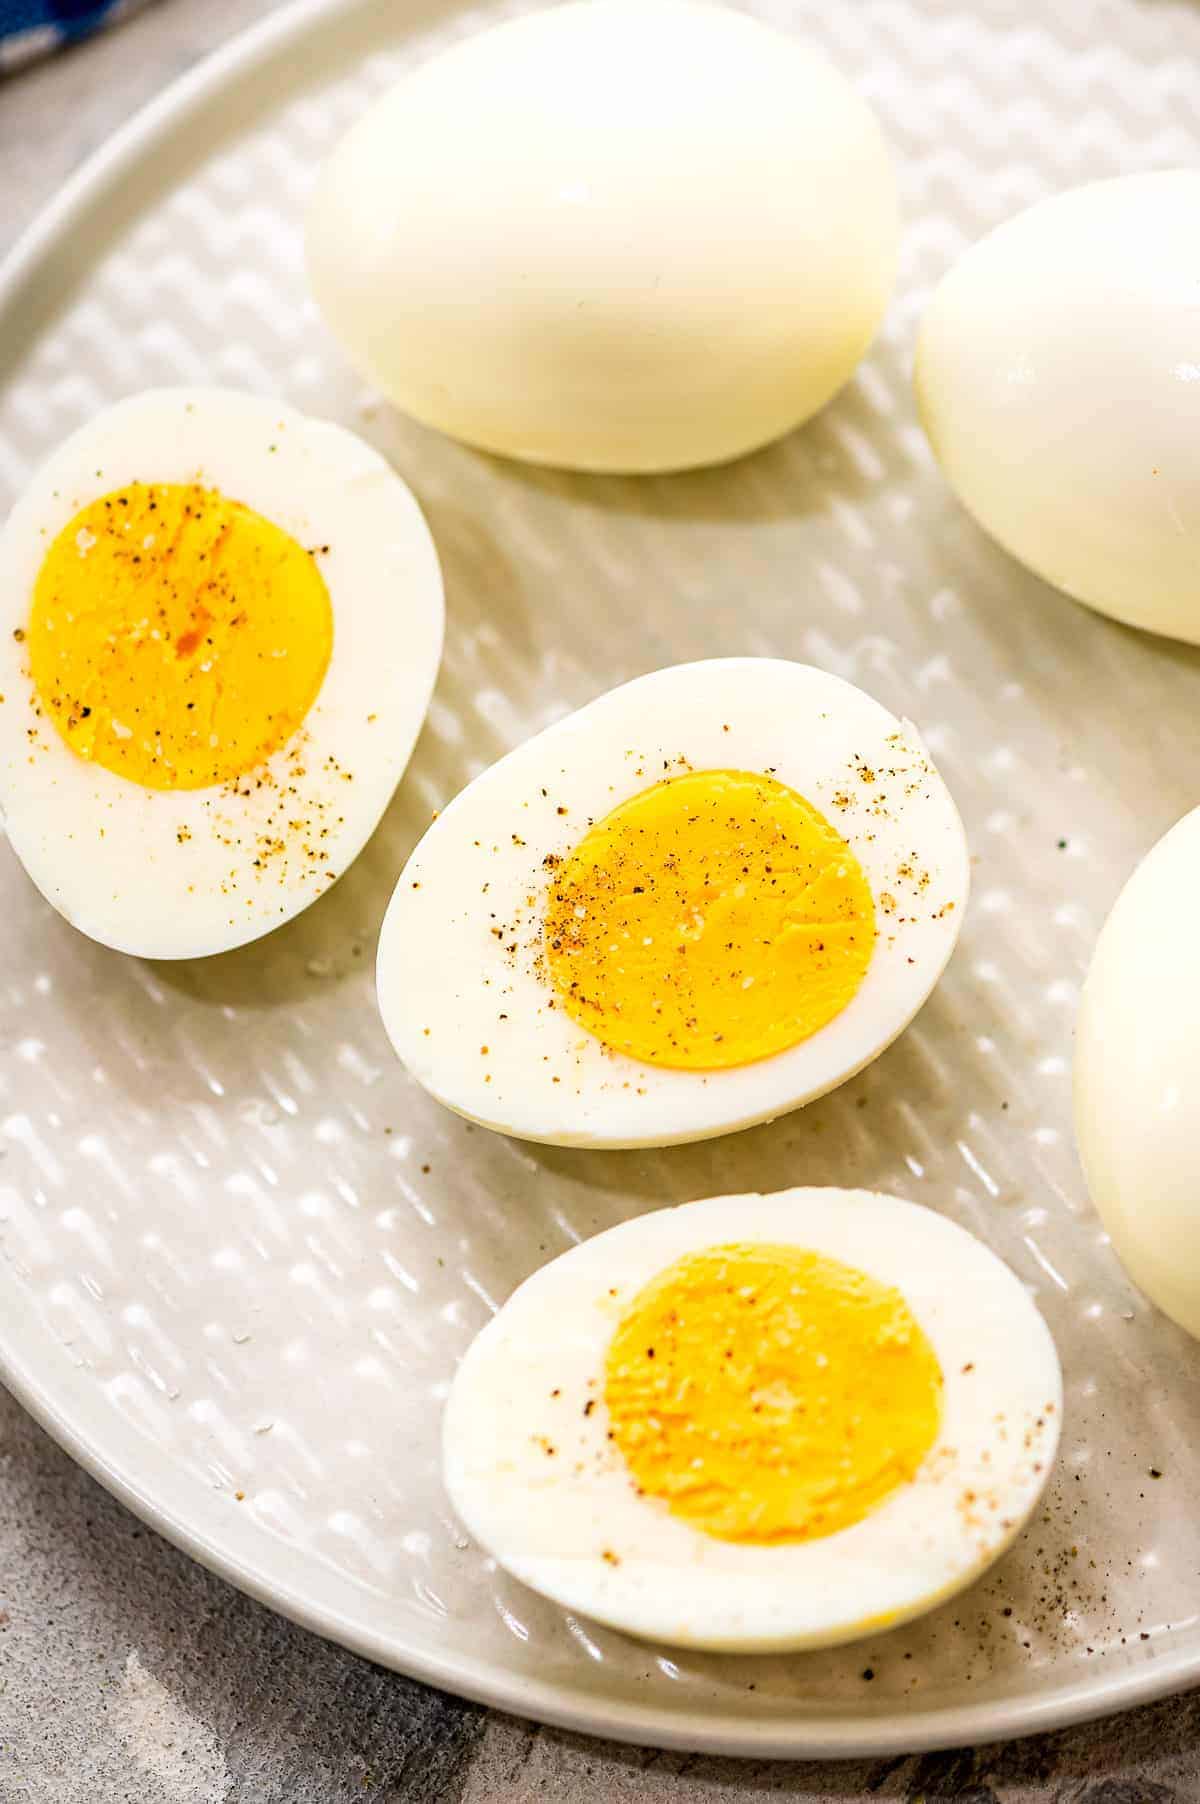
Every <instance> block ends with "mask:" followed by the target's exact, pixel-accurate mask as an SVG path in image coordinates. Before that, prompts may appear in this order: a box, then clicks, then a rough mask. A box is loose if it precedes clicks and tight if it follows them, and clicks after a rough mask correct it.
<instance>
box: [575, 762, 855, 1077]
mask: <svg viewBox="0 0 1200 1804" xmlns="http://www.w3.org/2000/svg"><path fill="white" fill-rule="evenodd" d="M874 943H875V908H874V903H873V902H872V899H871V891H870V888H869V887H868V884H867V880H866V878H865V877H864V876H863V873H862V869H861V867H860V865H859V863H858V860H857V858H855V856H854V853H853V852H852V851H851V850H850V847H849V846H848V845H847V843H846V841H845V840H844V839H843V838H842V836H841V835H840V834H839V833H838V832H837V831H836V830H835V829H834V828H833V827H832V826H830V824H829V822H828V821H827V820H826V819H825V818H824V816H823V815H821V814H819V813H818V812H817V810H816V809H815V808H814V807H813V806H812V805H811V803H809V802H806V801H805V799H804V797H803V796H801V795H798V794H797V793H796V791H795V790H794V789H789V788H788V787H787V785H786V784H783V783H779V782H776V780H775V779H774V778H773V777H769V776H755V775H752V774H751V773H749V772H747V771H732V770H706V771H695V772H691V773H689V774H688V775H686V776H680V777H671V778H668V779H667V780H666V781H665V782H663V783H656V784H655V785H654V787H653V788H652V789H646V790H643V791H642V792H641V793H640V794H639V795H636V796H633V797H632V798H631V799H630V800H629V801H627V802H622V803H621V804H620V806H619V807H617V808H614V809H613V811H612V813H611V814H609V815H607V816H606V817H605V818H604V820H602V821H600V822H598V823H597V825H596V826H594V827H592V828H591V829H590V831H589V832H588V833H587V834H586V835H585V837H584V838H583V839H582V840H581V841H580V843H579V845H578V846H576V848H575V850H574V851H573V852H572V853H571V854H570V856H569V857H567V858H566V859H564V860H563V862H562V864H561V865H560V866H559V867H558V868H557V869H556V870H555V873H554V881H553V885H552V889H551V894H550V900H549V904H548V907H547V911H546V927H545V948H546V961H547V966H548V969H549V973H550V977H551V980H552V981H553V983H554V986H555V988H556V990H557V991H558V993H559V995H560V997H561V999H562V1001H563V1004H564V1005H565V1007H566V1008H567V1010H568V1012H569V1013H570V1014H571V1016H572V1017H573V1018H574V1019H575V1020H576V1021H578V1022H580V1023H581V1025H582V1026H584V1027H586V1028H589V1029H590V1031H591V1032H592V1033H594V1034H595V1035H596V1037H597V1038H598V1039H599V1040H602V1041H603V1042H604V1044H605V1045H606V1046H609V1047H611V1048H612V1049H613V1051H614V1052H622V1053H627V1054H629V1055H630V1056H631V1057H633V1058H636V1059H643V1060H646V1061H652V1062H653V1063H655V1064H659V1065H669V1066H675V1067H680V1068H687V1069H692V1070H714V1069H717V1068H720V1067H723V1066H730V1065H745V1064H749V1063H750V1062H751V1061H752V1060H755V1059H763V1058H768V1057H770V1055H771V1054H772V1053H777V1052H782V1051H784V1049H785V1048H787V1047H789V1046H794V1045H796V1044H797V1043H798V1042H799V1041H801V1040H806V1039H808V1037H809V1036H810V1035H811V1034H814V1033H816V1032H817V1031H818V1029H819V1028H822V1027H824V1026H825V1025H826V1023H827V1022H829V1021H832V1020H833V1018H834V1017H835V1016H836V1015H839V1014H840V1013H841V1011H842V1010H843V1009H844V1008H845V1007H846V1005H847V1003H848V1002H850V1000H851V999H852V997H853V996H854V994H855V992H856V990H857V989H858V986H859V984H860V983H861V982H862V980H863V977H864V975H865V973H866V969H867V966H868V964H869V963H870V959H871V952H872V948H873V946H874Z"/></svg>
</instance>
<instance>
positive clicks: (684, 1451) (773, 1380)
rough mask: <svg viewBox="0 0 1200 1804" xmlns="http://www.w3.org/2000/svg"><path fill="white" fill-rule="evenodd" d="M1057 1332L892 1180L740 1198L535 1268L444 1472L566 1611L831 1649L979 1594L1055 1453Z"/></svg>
mask: <svg viewBox="0 0 1200 1804" xmlns="http://www.w3.org/2000/svg"><path fill="white" fill-rule="evenodd" d="M1061 1408H1062V1388H1061V1377H1060V1373H1059V1367H1058V1360H1057V1358H1056V1356H1055V1351H1054V1345H1053V1342H1052V1341H1051V1339H1050V1335H1049V1333H1048V1331H1047V1329H1046V1327H1045V1324H1044V1323H1043V1321H1042V1319H1041V1317H1040V1316H1039V1314H1038V1312H1037V1310H1036V1308H1035V1307H1034V1305H1033V1303H1032V1302H1031V1300H1030V1298H1029V1295H1028V1293H1027V1292H1026V1290H1025V1289H1024V1287H1023V1285H1022V1284H1021V1283H1020V1282H1019V1281H1018V1279H1017V1278H1016V1277H1014V1275H1013V1274H1012V1273H1011V1272H1010V1271H1009V1270H1008V1268H1007V1267H1006V1266H1005V1265H1003V1264H1002V1263H1001V1262H1000V1260H999V1259H997V1258H996V1256H995V1255H994V1254H993V1253H991V1252H989V1251H988V1249H987V1248H986V1247H984V1246H983V1245H982V1244H981V1243H980V1242H979V1241H977V1240H975V1239H974V1238H973V1236H971V1235H970V1234H968V1233H966V1232H965V1230H964V1229H962V1228H960V1227H957V1226H956V1225H955V1224H954V1223H953V1222H950V1221H947V1220H946V1219H945V1218H944V1217H942V1216H939V1215H936V1214H934V1213H933V1212H932V1211H931V1210H929V1209H923V1208H919V1207H918V1206H917V1205H915V1204H913V1203H905V1202H900V1201H897V1200H896V1199H895V1198H894V1197H886V1196H877V1195H873V1194H871V1193H869V1192H867V1191H843V1190H788V1191H783V1192H781V1193H779V1194H778V1195H775V1196H734V1197H718V1198H716V1199H714V1200H712V1201H708V1202H700V1203H686V1204H684V1206H683V1207H682V1208H677V1209H663V1210H660V1211H658V1212H657V1213H655V1214H652V1215H646V1216H642V1217H640V1218H638V1219H635V1220H633V1221H628V1222H625V1223H624V1224H623V1225H622V1226H620V1227H618V1228H613V1229H610V1230H609V1231H608V1232H607V1233H605V1234H600V1235H598V1236H597V1237H596V1238H595V1239H594V1240H591V1241H587V1242H585V1243H584V1244H583V1245H582V1246H578V1247H574V1248H572V1249H571V1251H570V1252H568V1253H565V1254H563V1255H562V1256H561V1257H560V1258H558V1259H555V1260H553V1261H552V1262H551V1263H550V1264H549V1265H547V1266H545V1267H544V1268H543V1269H542V1270H541V1271H539V1272H536V1273H535V1274H534V1276H533V1277H532V1278H529V1279H528V1280H527V1281H526V1282H525V1283H524V1284H522V1285H521V1287H520V1289H519V1290H517V1291H516V1292H515V1294H514V1295H513V1296H512V1297H511V1298H510V1299H509V1301H508V1302H507V1303H506V1304H505V1305H504V1307H503V1308H502V1309H501V1310H500V1312H499V1314H498V1315H497V1316H496V1317H495V1318H494V1320H492V1321H491V1322H490V1323H489V1324H488V1326H487V1327H486V1328H485V1329H484V1330H483V1332H482V1333H481V1334H480V1335H479V1336H478V1338H477V1339H476V1341H475V1342H474V1344H473V1345H472V1346H471V1348H470V1349H469V1351H468V1352H467V1354H466V1356H465V1358H464V1359H463V1362H462V1364H461V1366H460V1367H459V1370H458V1374H457V1376H456V1378H455V1381H454V1384H453V1387H452V1389H451V1392H450V1396H449V1399H448V1402H447V1405H446V1414H445V1429H444V1442H443V1445H444V1457H445V1475H446V1485H447V1489H448V1491H449V1494H450V1498H451V1501H452V1503H453V1505H454V1507H455V1509H456V1510H457V1511H458V1514H459V1515H460V1517H461V1518H462V1520H463V1522H464V1523H465V1524H466V1526H467V1528H468V1529H469V1530H470V1532H471V1534H473V1535H474V1536H475V1537H476V1539H477V1540H478V1541H479V1543H480V1544H481V1545H482V1546H483V1547H484V1548H485V1549H486V1550H487V1551H488V1552H489V1553H490V1554H492V1555H493V1556H494V1557H495V1559H496V1560H497V1561H498V1562H499V1564H500V1565H502V1566H503V1567H505V1568H506V1569H507V1570H508V1571H509V1572H511V1573H513V1574H514V1575H515V1576H516V1577H517V1578H519V1579H521V1580H523V1581H524V1583H526V1584H528V1585H531V1586H532V1587H533V1588H534V1590H536V1591H540V1592H542V1593H544V1595H545V1596H547V1597H550V1598H553V1599H554V1600H555V1601H556V1602H558V1603H561V1604H564V1605H565V1606H566V1607H567V1608H568V1609H572V1610H579V1611H582V1612H583V1613H584V1614H585V1615H588V1616H591V1617H594V1618H595V1619H596V1620H597V1621H599V1622H603V1623H607V1624H609V1625H610V1626H611V1627H613V1628H617V1629H624V1630H627V1631H629V1632H630V1633H631V1634H635V1635H642V1636H647V1637H650V1638H653V1639H654V1640H658V1641H667V1642H673V1643H676V1644H679V1645H682V1646H687V1647H699V1648H719V1649H728V1650H731V1651H745V1652H769V1651H772V1650H782V1649H786V1648H802V1647H825V1646H831V1645H833V1644H834V1643H836V1642H839V1641H848V1640H852V1639H853V1638H854V1637H855V1636H858V1635H862V1634H867V1633H874V1632H878V1631H879V1630H882V1629H886V1628H891V1627H894V1626H895V1625H896V1624H898V1623H901V1622H904V1621H907V1620H908V1619H909V1618H910V1617H913V1616H915V1615H917V1614H919V1613H920V1612H921V1611H924V1610H928V1609H930V1608H932V1607H933V1605H934V1604H936V1603H939V1602H940V1601H941V1600H942V1599H943V1598H945V1597H948V1596H950V1595H951V1594H952V1593H953V1592H955V1591H957V1590H959V1589H960V1588H961V1587H962V1586H964V1585H967V1584H969V1583H970V1582H971V1581H972V1579H974V1578H976V1577H977V1576H978V1575H979V1574H980V1573H981V1572H982V1571H983V1570H984V1569H985V1567H987V1566H988V1565H990V1564H991V1562H992V1561H994V1560H995V1559H996V1558H998V1556H999V1555H1000V1554H1001V1553H1003V1552H1004V1550H1005V1548H1006V1547H1007V1546H1008V1545H1009V1543H1010V1542H1011V1541H1012V1540H1013V1538H1014V1536H1015V1535H1016V1534H1017V1532H1018V1531H1019V1529H1020V1528H1021V1526H1022V1524H1023V1523H1024V1522H1025V1521H1026V1520H1027V1518H1028V1516H1029V1514H1030V1512H1031V1511H1032V1509H1033V1508H1034V1505H1035V1504H1036V1502H1037V1499H1038V1497H1039V1495H1040V1494H1041V1491H1042V1488H1043V1486H1044V1484H1045V1482H1046V1479H1047V1476H1048V1474H1049V1470H1050V1465H1051V1462H1052V1461H1053V1458H1054V1452H1055V1447H1056V1445H1057V1441H1058V1430H1059V1417H1060V1413H1061Z"/></svg>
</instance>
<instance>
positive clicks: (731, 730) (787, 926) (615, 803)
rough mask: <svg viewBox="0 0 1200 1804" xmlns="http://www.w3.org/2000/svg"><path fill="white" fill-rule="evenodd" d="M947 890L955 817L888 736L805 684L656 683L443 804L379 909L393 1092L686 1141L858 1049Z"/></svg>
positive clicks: (792, 1103) (792, 680)
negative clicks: (405, 1088) (409, 1078)
mask: <svg viewBox="0 0 1200 1804" xmlns="http://www.w3.org/2000/svg"><path fill="white" fill-rule="evenodd" d="M966 894H967V853H966V846H965V842H964V838H963V831H962V825H961V823H960V821H959V818H958V815H957V812H956V811H955V808H954V804H953V802H952V801H951V799H950V797H949V794H948V793H947V791H946V788H945V785H944V784H943V783H942V781H941V778H940V777H939V776H938V774H937V772H936V770H935V769H934V768H933V766H932V764H931V763H930V760H929V757H928V755H927V753H926V752H925V750H924V749H923V747H922V745H921V742H920V740H919V738H918V737H917V735H916V732H915V730H914V729H913V728H912V727H911V726H908V725H906V724H904V723H902V722H901V721H899V720H897V719H895V718H894V716H892V715H891V714H889V713H888V712H887V710H886V709H885V708H882V707H880V705H879V704H878V703H877V702H875V701H872V700H871V698H870V697H869V696H866V695H864V694H863V693H862V692H861V691H860V690H858V689H855V688H853V687H851V685H850V684H849V683H846V682H843V681H842V680H841V679H840V678H838V677H834V676H830V675H828V674H827V673H826V672H824V671H821V670H816V669H813V668H811V667H809V666H806V665H802V664H792V663H787V662H785V661H783V660H779V659H772V658H723V659H714V660H711V661H708V662H704V663H699V664H684V665H678V666H675V667H674V668H672V669H667V670H660V671H656V672H654V673H653V674H651V675H649V676H645V677H640V678H638V679H637V680H636V681H634V682H631V683H627V684H625V685H624V686H623V687H622V688H620V689H614V690H612V691H611V692H610V693H609V694H607V695H604V696H601V697H600V699H599V700H598V701H595V702H592V703H591V704H590V705H589V706H588V707H585V708H582V709H580V710H579V712H578V713H576V714H573V715H571V716H570V717H569V718H567V719H565V720H562V721H560V722H558V723H557V724H556V725H555V726H552V727H550V728H549V729H548V730H547V731H546V732H544V733H541V734H539V735H538V736H537V737H536V738H534V739H531V740H529V741H528V742H527V743H526V744H525V745H522V746H520V747H518V749H517V750H516V751H514V752H511V753H510V754H509V755H508V756H507V757H506V758H503V759H501V761H500V762H499V763H498V764H496V765H494V766H493V767H492V768H491V769H490V770H488V771H485V772H484V773H483V775H482V776H480V777H477V778H476V779H475V781H474V782H473V783H471V784H469V785H468V787H467V788H466V789H465V790H463V792H462V793H461V794H460V795H459V796H458V797H457V798H456V799H455V800H454V801H453V802H452V803H451V804H450V806H449V807H448V808H447V809H445V811H444V812H443V813H442V814H441V816H440V817H439V818H438V819H437V820H436V821H435V822H434V824H433V826H432V827H431V828H430V829H429V830H428V832H427V833H426V834H425V836H424V838H423V839H422V840H421V842H420V844H419V845H418V846H417V849H416V851H415V852H414V853H413V855H412V858H411V859H410V861H409V863H408V865H407V866H406V868H405V870H404V872H403V874H402V875H401V878H400V881H399V883H398V885H397V887H396V892H395V895H394V896H393V898H392V902H391V905H390V907H389V909H388V913H387V917H386V919H385V921H384V926H383V931H382V936H381V939H380V946H379V971H378V977H379V1001H380V1006H381V1009H382V1011H383V1018H384V1023H385V1025H386V1027H387V1030H388V1033H389V1034H390V1036H391V1038H392V1041H393V1044H394V1045H395V1047H396V1050H397V1052H398V1053H399V1055H400V1057H401V1058H402V1059H403V1060H404V1062H405V1064H406V1065H407V1066H408V1068H409V1070H410V1071H411V1072H412V1074H413V1075H414V1076H415V1077H416V1078H418V1079H419V1081H420V1082H421V1083H422V1084H424V1085H425V1087H426V1088H427V1089H429V1090H430V1091H432V1092H433V1094H434V1095H435V1096H437V1097H439V1098H440V1099H441V1100H442V1101H443V1102H446V1103H448V1104H449V1105H450V1106H451V1108H454V1109H457V1110H458V1111H459V1112H460V1113H461V1114H464V1115H467V1116H469V1117H470V1118H471V1119H472V1120H475V1121H478V1122H481V1123H483V1124H484V1125H485V1126H488V1127H493V1128H499V1129H500V1130H501V1131H503V1132H506V1133H511V1134H516V1135H520V1136H523V1137H525V1138H527V1139H531V1140H542V1141H552V1142H557V1143H559V1144H561V1145H591V1146H610V1147H621V1146H662V1145H668V1144H670V1143H672V1142H675V1141H686V1140H699V1139H704V1138H705V1137H706V1136H709V1135H713V1134H721V1133H725V1132H727V1131H728V1130H730V1129H732V1128H739V1127H745V1126H747V1125H749V1124H750V1123H751V1122H756V1121H764V1120H769V1119H770V1118H771V1117H773V1116H775V1115H778V1114H780V1113H782V1112H783V1111H784V1110H786V1109H791V1108H795V1107H796V1106H797V1104H799V1103H803V1102H806V1101H808V1100H809V1099H810V1098H811V1097H814V1096H818V1095H820V1094H821V1093H822V1092H824V1091H826V1090H829V1089H831V1088H832V1087H833V1086H834V1085H835V1084H838V1083H840V1082H841V1081H842V1080H843V1079H844V1078H846V1077H849V1076H850V1075H851V1074H852V1073H853V1072H855V1071H858V1070H859V1069H860V1068H861V1067H862V1066H863V1065H865V1064H867V1063H868V1062H869V1061H870V1060H871V1059H873V1058H874V1057H875V1056H876V1055H877V1054H878V1053H879V1052H881V1051H882V1050H883V1048H884V1047H885V1046H887V1045H888V1043H889V1042H890V1041H891V1040H893V1039H894V1038H895V1037H896V1035H897V1034H898V1033H899V1032H900V1031H901V1029H902V1028H903V1027H904V1026H905V1025H906V1024H907V1023H908V1021H909V1020H910V1019H911V1018H912V1016H913V1015H914V1014H915V1013H916V1011H917V1009H918V1008H919V1007H920V1006H921V1004H922V1003H923V1002H924V1000H925V998H926V997H927V996H928V994H929V992H930V990H931V989H932V987H933V985H934V983H935V982H936V980H937V978H938V976H939V974H940V972H941V970H942V968H943V966H944V965H945V963H946V960H947V959H948V957H949V956H950V952H951V949H952V948H953V945H954V942H955V939H956V937H957V934H958V928H959V923H960V921H961V919H962V914H963V906H964V903H965V900H966Z"/></svg>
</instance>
